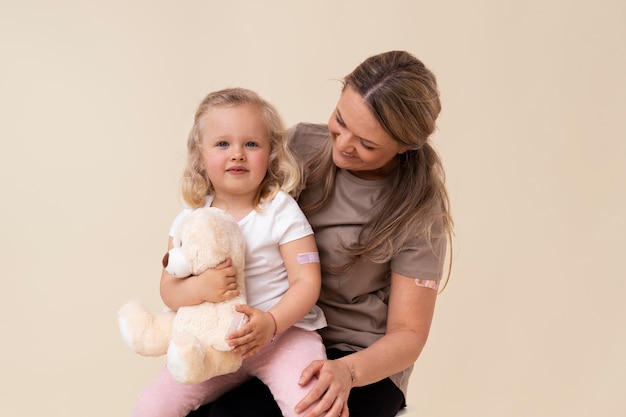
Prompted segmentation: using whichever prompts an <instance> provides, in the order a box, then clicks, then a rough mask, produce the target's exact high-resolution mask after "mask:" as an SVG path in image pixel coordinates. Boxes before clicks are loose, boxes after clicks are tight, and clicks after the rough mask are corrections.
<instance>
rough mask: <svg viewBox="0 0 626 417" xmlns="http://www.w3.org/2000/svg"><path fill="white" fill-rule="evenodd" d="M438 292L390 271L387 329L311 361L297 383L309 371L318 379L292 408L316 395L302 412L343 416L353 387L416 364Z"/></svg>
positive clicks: (310, 415) (302, 406) (304, 380)
mask: <svg viewBox="0 0 626 417" xmlns="http://www.w3.org/2000/svg"><path fill="white" fill-rule="evenodd" d="M436 298H437V291H436V290H434V289H431V288H426V287H420V286H417V285H416V284H415V280H414V279H412V278H409V277H406V276H403V275H400V274H397V273H394V272H392V273H391V293H390V295H389V310H388V316H387V331H386V334H385V335H384V336H383V337H381V338H380V339H379V340H378V341H376V342H375V343H373V344H372V345H371V346H369V347H368V348H366V349H363V350H362V351H360V352H356V353H353V354H350V355H348V356H345V357H343V358H341V359H337V360H332V361H331V360H328V361H314V362H312V363H311V364H310V365H309V366H308V367H307V368H306V369H305V370H304V371H303V372H302V379H301V381H300V383H301V384H307V383H308V382H309V381H310V380H311V378H312V377H313V376H317V377H318V381H317V383H316V385H315V386H314V387H313V389H312V390H311V391H310V392H309V394H307V395H306V396H305V397H304V399H303V400H302V401H301V402H300V403H299V404H298V405H297V406H296V412H301V411H303V410H306V409H307V407H309V406H310V405H311V404H313V403H315V402H316V401H318V400H319V402H318V403H317V404H315V406H314V407H313V408H312V409H311V410H310V412H309V413H307V414H306V415H305V417H314V416H321V415H324V413H327V415H330V416H339V415H341V416H343V417H345V416H347V415H348V406H347V401H348V394H349V393H350V389H351V388H352V387H359V386H364V385H369V384H372V383H374V382H377V381H380V380H381V379H384V378H386V377H388V376H390V375H393V374H395V373H397V372H400V371H402V370H403V369H405V368H408V367H409V366H411V365H412V364H414V363H415V361H416V360H417V358H418V357H419V355H420V353H421V352H422V349H423V347H424V345H425V344H426V340H427V338H428V333H429V332H430V325H431V322H432V318H433V313H434V310H435V301H436Z"/></svg>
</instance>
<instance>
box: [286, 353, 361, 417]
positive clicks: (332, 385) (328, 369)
mask: <svg viewBox="0 0 626 417" xmlns="http://www.w3.org/2000/svg"><path fill="white" fill-rule="evenodd" d="M314 377H317V382H316V383H315V385H314V386H313V388H312V389H311V391H309V393H308V394H307V395H306V396H305V397H304V398H303V399H302V401H300V402H299V403H298V404H297V405H296V408H295V412H296V413H301V412H303V411H304V410H306V409H307V408H308V407H311V405H313V406H312V407H311V409H310V410H308V412H307V413H306V414H305V415H304V416H303V417H318V416H323V415H326V416H340V417H348V415H349V411H348V395H349V394H350V389H351V388H352V372H351V371H350V366H349V365H348V364H347V363H346V362H343V361H341V360H339V359H337V360H326V361H313V362H311V364H310V365H309V366H307V367H306V368H305V369H304V370H303V371H302V375H301V376H300V381H298V383H299V384H300V385H306V384H308V383H309V382H310V381H311V380H312V379H313V378H314Z"/></svg>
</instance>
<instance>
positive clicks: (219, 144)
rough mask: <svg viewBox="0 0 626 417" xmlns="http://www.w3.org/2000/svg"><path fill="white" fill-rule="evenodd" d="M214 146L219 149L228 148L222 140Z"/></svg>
mask: <svg viewBox="0 0 626 417" xmlns="http://www.w3.org/2000/svg"><path fill="white" fill-rule="evenodd" d="M215 146H217V147H220V148H224V147H226V146H228V142H226V141H223V140H222V141H219V142H217V143H216V144H215Z"/></svg>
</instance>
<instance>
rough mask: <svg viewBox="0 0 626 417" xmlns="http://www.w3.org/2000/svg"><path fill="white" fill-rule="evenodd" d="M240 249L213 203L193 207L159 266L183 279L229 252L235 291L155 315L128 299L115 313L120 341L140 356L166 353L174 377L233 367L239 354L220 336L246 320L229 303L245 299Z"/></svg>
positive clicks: (204, 375) (192, 377)
mask: <svg viewBox="0 0 626 417" xmlns="http://www.w3.org/2000/svg"><path fill="white" fill-rule="evenodd" d="M244 254H245V241H244V237H243V234H242V232H241V229H240V228H239V225H238V224H237V221H236V220H235V219H234V218H233V217H232V216H231V215H230V214H228V213H226V212H224V211H222V210H220V209H217V208H214V207H204V208H199V209H195V210H193V211H192V212H191V213H190V214H188V215H187V216H186V217H185V218H183V219H182V221H181V223H180V225H179V226H178V227H177V229H176V232H175V235H174V236H173V248H172V249H171V250H170V251H169V252H168V253H167V254H166V255H165V257H164V258H163V266H164V268H165V270H166V271H167V272H168V273H169V274H171V275H174V276H176V277H178V278H180V279H185V277H188V276H189V275H199V274H200V273H202V272H203V271H205V270H206V269H208V268H213V267H215V266H217V265H219V264H220V263H222V262H223V261H225V260H226V259H227V258H231V260H232V265H233V266H234V267H235V268H237V277H236V281H237V287H238V289H239V295H238V296H237V297H235V298H232V299H230V300H228V301H224V302H220V303H209V302H204V303H202V304H198V305H194V306H187V307H181V308H179V309H178V311H177V312H173V311H166V312H164V313H161V314H156V315H153V314H151V313H150V312H149V311H148V309H146V308H145V307H144V306H143V305H142V304H141V303H139V302H136V301H131V302H129V303H127V304H125V305H124V306H123V307H122V308H121V309H120V310H119V314H118V319H119V325H120V330H121V333H122V338H123V339H124V342H125V343H126V345H127V346H128V347H130V348H131V349H132V350H133V351H135V352H136V353H138V354H140V355H143V356H161V355H164V354H166V353H167V367H168V369H169V370H170V372H171V374H172V376H173V377H174V379H175V380H177V381H178V382H180V383H185V384H195V383H199V382H202V381H205V380H207V379H209V378H211V377H213V376H217V375H223V374H227V373H231V372H234V371H236V370H237V369H239V367H240V366H241V355H240V354H237V353H234V352H231V347H230V346H228V344H227V343H226V340H225V338H226V336H227V335H229V334H230V333H232V332H233V331H234V330H236V329H238V328H239V327H240V326H241V325H243V324H244V323H245V322H246V321H247V316H246V315H245V314H242V313H239V312H237V311H235V309H234V306H235V305H236V304H246V292H245V283H244V261H245V259H244Z"/></svg>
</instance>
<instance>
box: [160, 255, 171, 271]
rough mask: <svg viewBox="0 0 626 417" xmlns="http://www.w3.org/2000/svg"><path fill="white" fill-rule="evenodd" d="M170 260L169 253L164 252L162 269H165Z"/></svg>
mask: <svg viewBox="0 0 626 417" xmlns="http://www.w3.org/2000/svg"><path fill="white" fill-rule="evenodd" d="M169 259H170V253H169V252H165V256H163V260H162V261H161V263H162V264H163V268H167V262H168V261H169Z"/></svg>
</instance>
